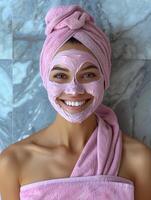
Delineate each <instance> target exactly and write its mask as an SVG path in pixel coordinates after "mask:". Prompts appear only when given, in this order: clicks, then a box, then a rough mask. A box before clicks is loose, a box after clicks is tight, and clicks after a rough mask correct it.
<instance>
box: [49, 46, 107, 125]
mask: <svg viewBox="0 0 151 200" xmlns="http://www.w3.org/2000/svg"><path fill="white" fill-rule="evenodd" d="M87 62H89V63H92V64H93V65H95V66H96V67H97V68H98V69H99V71H100V75H101V76H100V78H99V79H97V80H94V81H91V82H87V83H81V81H80V82H79V81H78V80H77V78H76V77H77V73H78V72H79V70H80V68H81V67H82V66H83V65H84V63H87ZM55 65H61V66H65V68H67V69H68V70H69V71H70V72H71V73H72V77H73V78H72V80H71V81H70V82H68V83H57V82H55V81H52V80H50V78H49V77H50V71H51V70H52V68H53V67H54V66H55ZM59 73H60V72H59ZM61 73H63V72H61ZM86 92H87V93H88V94H91V95H92V96H93V101H92V103H91V104H90V105H87V107H86V108H85V109H84V110H81V111H79V112H77V111H76V113H70V112H69V111H67V110H65V109H63V108H62V107H61V105H60V104H59V102H58V101H57V98H59V97H60V96H61V95H62V93H64V94H65V95H66V96H67V95H69V96H70V97H71V95H74V96H77V95H78V94H84V93H86ZM47 93H48V98H49V101H50V103H51V104H52V106H53V107H54V109H55V110H56V111H57V112H58V113H59V114H60V115H61V116H62V117H64V118H65V119H66V120H67V121H69V122H72V123H81V122H83V121H84V120H85V119H86V118H88V117H89V116H90V115H91V114H93V113H94V112H95V111H96V109H97V108H98V106H99V105H100V104H101V103H102V100H103V96H104V78H103V75H102V72H101V68H100V65H99V63H98V61H97V59H96V58H95V57H94V56H93V55H92V54H90V53H89V52H85V51H81V50H77V49H70V50H64V51H61V52H59V53H57V54H56V55H55V56H54V58H53V60H52V62H51V65H50V67H49V72H48V77H47Z"/></svg>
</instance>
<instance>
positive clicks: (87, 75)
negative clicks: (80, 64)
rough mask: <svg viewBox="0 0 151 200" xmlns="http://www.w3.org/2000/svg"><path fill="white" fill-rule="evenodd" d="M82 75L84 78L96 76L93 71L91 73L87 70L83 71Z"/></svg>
mask: <svg viewBox="0 0 151 200" xmlns="http://www.w3.org/2000/svg"><path fill="white" fill-rule="evenodd" d="M83 77H85V78H93V77H96V75H95V74H94V73H92V72H88V73H85V74H84V75H83Z"/></svg>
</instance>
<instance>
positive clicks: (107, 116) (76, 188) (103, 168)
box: [20, 104, 134, 200]
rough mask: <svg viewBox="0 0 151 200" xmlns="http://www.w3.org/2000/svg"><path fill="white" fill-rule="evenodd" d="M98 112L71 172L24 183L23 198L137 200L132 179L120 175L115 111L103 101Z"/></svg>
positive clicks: (119, 132)
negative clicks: (67, 174)
mask: <svg viewBox="0 0 151 200" xmlns="http://www.w3.org/2000/svg"><path fill="white" fill-rule="evenodd" d="M96 116H97V122H98V126H97V128H96V129H95V130H94V132H93V133H92V135H91V136H90V138H89V140H88V141H87V143H86V145H85V147H84V149H83V151H82V153H81V155H80V157H79V159H78V161H77V162H76V164H75V166H74V169H73V171H72V173H71V176H70V177H67V178H58V179H52V180H43V181H38V182H35V183H31V184H27V185H23V186H21V188H20V199H21V200H62V199H63V200H69V199H70V200H134V185H133V182H132V181H130V180H128V179H125V178H122V177H119V176H117V174H118V170H119V166H120V161H121V152H122V135H121V130H120V129H119V125H118V121H117V118H116V115H115V113H114V112H113V111H112V110H111V109H110V108H108V107H107V106H105V105H103V104H102V105H101V106H100V107H99V109H98V110H97V111H96Z"/></svg>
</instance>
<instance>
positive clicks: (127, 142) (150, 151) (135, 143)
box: [123, 133, 151, 164]
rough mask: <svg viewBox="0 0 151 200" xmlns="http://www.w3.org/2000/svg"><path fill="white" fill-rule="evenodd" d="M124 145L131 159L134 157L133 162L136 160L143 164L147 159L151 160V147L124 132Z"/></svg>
mask: <svg viewBox="0 0 151 200" xmlns="http://www.w3.org/2000/svg"><path fill="white" fill-rule="evenodd" d="M123 145H124V151H125V154H128V157H129V158H130V159H133V163H134V160H135V161H137V162H140V164H143V163H144V162H145V160H146V161H148V162H149V161H150V159H151V148H149V147H148V146H147V145H145V144H144V143H143V142H141V141H140V140H138V139H136V138H133V137H131V136H129V135H128V134H126V133H123Z"/></svg>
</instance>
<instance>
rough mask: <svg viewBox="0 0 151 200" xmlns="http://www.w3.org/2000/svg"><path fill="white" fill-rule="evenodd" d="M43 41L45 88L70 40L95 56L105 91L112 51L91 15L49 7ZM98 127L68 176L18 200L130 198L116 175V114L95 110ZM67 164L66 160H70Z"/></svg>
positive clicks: (127, 184) (24, 191)
mask: <svg viewBox="0 0 151 200" xmlns="http://www.w3.org/2000/svg"><path fill="white" fill-rule="evenodd" d="M45 20H46V32H45V33H46V36H47V37H46V40H45V42H44V45H43V49H42V52H41V56H40V75H41V78H42V80H43V84H44V87H45V88H46V89H47V81H48V71H49V66H50V63H51V60H52V58H53V56H54V55H55V53H56V52H57V50H58V49H59V48H60V47H61V46H62V45H63V44H64V43H65V42H66V41H67V40H68V39H70V38H71V37H74V38H76V39H77V40H79V41H80V42H82V43H83V44H84V45H85V46H86V47H87V48H89V49H90V50H91V51H92V52H93V54H94V55H95V56H96V58H97V60H98V62H99V64H100V67H101V69H102V73H103V76H104V80H105V84H104V86H105V87H104V88H105V89H107V88H108V87H109V80H110V72H111V58H110V57H111V48H110V43H109V40H108V38H107V37H106V35H105V34H104V33H103V31H102V30H101V29H100V28H98V27H97V26H96V25H95V24H94V20H93V17H92V16H91V15H89V13H87V12H86V11H85V10H84V9H82V8H81V7H80V6H77V5H69V6H60V7H57V8H53V9H50V10H49V11H48V13H47V15H46V18H45ZM95 114H96V116H97V123H98V126H97V127H96V129H95V130H94V132H93V133H92V135H91V136H90V138H89V139H88V141H87V143H86V145H85V146H84V149H83V150H82V152H81V155H80V157H79V159H78V160H77V162H76V164H75V166H74V169H73V171H72V173H71V175H70V177H64V178H58V179H52V180H42V181H38V182H35V183H31V184H26V185H23V186H21V188H20V199H21V200H134V184H133V182H132V181H131V180H128V179H126V178H122V177H119V176H118V172H119V167H120V162H121V155H122V133H121V130H120V128H119V124H118V120H117V117H116V114H115V113H114V112H113V111H112V109H110V108H109V107H107V106H105V105H103V104H101V105H100V106H99V107H98V108H97V110H96V111H95ZM69 162H70V161H69Z"/></svg>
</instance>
